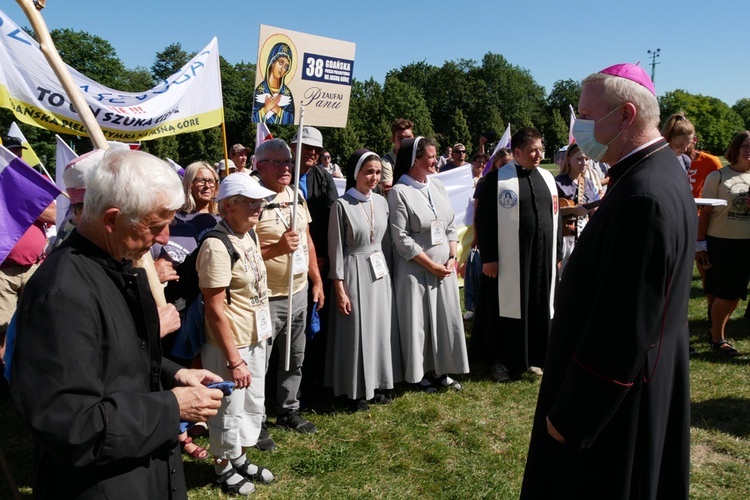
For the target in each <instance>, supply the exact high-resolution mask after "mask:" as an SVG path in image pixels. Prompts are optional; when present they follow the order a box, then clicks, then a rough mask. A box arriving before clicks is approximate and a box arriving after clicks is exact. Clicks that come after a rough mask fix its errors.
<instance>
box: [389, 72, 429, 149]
mask: <svg viewBox="0 0 750 500" xmlns="http://www.w3.org/2000/svg"><path fill="white" fill-rule="evenodd" d="M383 101H384V110H383V111H384V112H383V114H385V115H386V116H391V117H393V119H394V120H395V119H398V118H406V119H408V120H411V121H413V122H414V132H415V133H416V134H418V135H423V136H432V135H433V130H432V118H431V116H430V110H429V109H428V108H427V103H426V102H425V99H424V96H423V95H422V93H421V92H420V90H419V89H418V88H416V87H414V86H412V85H410V84H408V83H404V82H402V81H400V80H399V79H398V78H395V77H390V78H386V80H385V85H384V86H383Z"/></svg>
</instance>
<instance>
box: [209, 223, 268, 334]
mask: <svg viewBox="0 0 750 500" xmlns="http://www.w3.org/2000/svg"><path fill="white" fill-rule="evenodd" d="M214 229H217V230H219V231H221V232H223V233H227V234H229V232H228V231H227V230H226V228H225V227H224V226H223V225H221V224H218V225H217V226H216V227H215V228H214ZM229 241H231V242H232V245H234V248H235V250H237V253H238V254H239V255H240V258H239V260H238V261H237V262H235V263H234V267H231V269H230V266H231V263H232V260H231V257H230V256H229V253H228V252H227V247H226V246H224V243H222V241H221V240H219V239H218V238H209V239H208V240H206V241H205V242H204V243H203V245H202V246H201V249H200V252H199V253H198V259H197V260H196V263H195V267H196V268H197V270H198V286H199V287H200V288H226V287H227V286H229V295H230V297H231V298H232V303H231V304H227V301H226V298H225V299H224V314H225V315H226V316H227V319H229V324H230V325H232V334H233V337H234V342H235V344H237V347H245V346H249V345H251V344H254V343H256V342H258V332H257V330H256V326H255V312H256V310H258V309H259V308H261V307H267V305H268V287H267V285H266V268H265V266H264V265H263V257H262V255H261V253H260V247H259V246H258V245H257V243H256V242H255V241H254V240H253V239H252V238H251V237H250V235H249V234H248V233H245V234H243V235H241V237H237V236H234V235H232V234H229ZM206 339H207V340H208V342H210V343H211V344H213V345H216V346H218V345H219V343H218V342H217V340H216V336H215V335H214V333H213V332H212V331H211V327H210V326H209V324H208V321H206Z"/></svg>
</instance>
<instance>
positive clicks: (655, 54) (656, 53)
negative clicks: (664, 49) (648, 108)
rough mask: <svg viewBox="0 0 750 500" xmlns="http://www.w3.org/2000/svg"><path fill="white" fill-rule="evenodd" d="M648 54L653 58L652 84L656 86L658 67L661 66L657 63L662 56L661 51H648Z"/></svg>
mask: <svg viewBox="0 0 750 500" xmlns="http://www.w3.org/2000/svg"><path fill="white" fill-rule="evenodd" d="M647 52H648V55H649V56H651V82H652V83H653V84H654V85H656V65H657V64H661V63H659V62H656V58H657V57H660V56H661V54H660V52H661V49H656V50H648V51H647Z"/></svg>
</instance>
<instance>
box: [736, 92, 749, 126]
mask: <svg viewBox="0 0 750 500" xmlns="http://www.w3.org/2000/svg"><path fill="white" fill-rule="evenodd" d="M732 109H733V110H734V112H735V113H737V114H738V115H740V117H741V118H742V120H743V121H744V122H745V130H750V99H748V98H747V97H743V98H742V99H740V100H739V101H737V102H736V103H734V106H732Z"/></svg>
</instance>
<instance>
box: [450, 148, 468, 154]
mask: <svg viewBox="0 0 750 500" xmlns="http://www.w3.org/2000/svg"><path fill="white" fill-rule="evenodd" d="M456 153H458V154H460V155H465V154H466V150H465V149H454V150H453V154H456Z"/></svg>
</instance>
